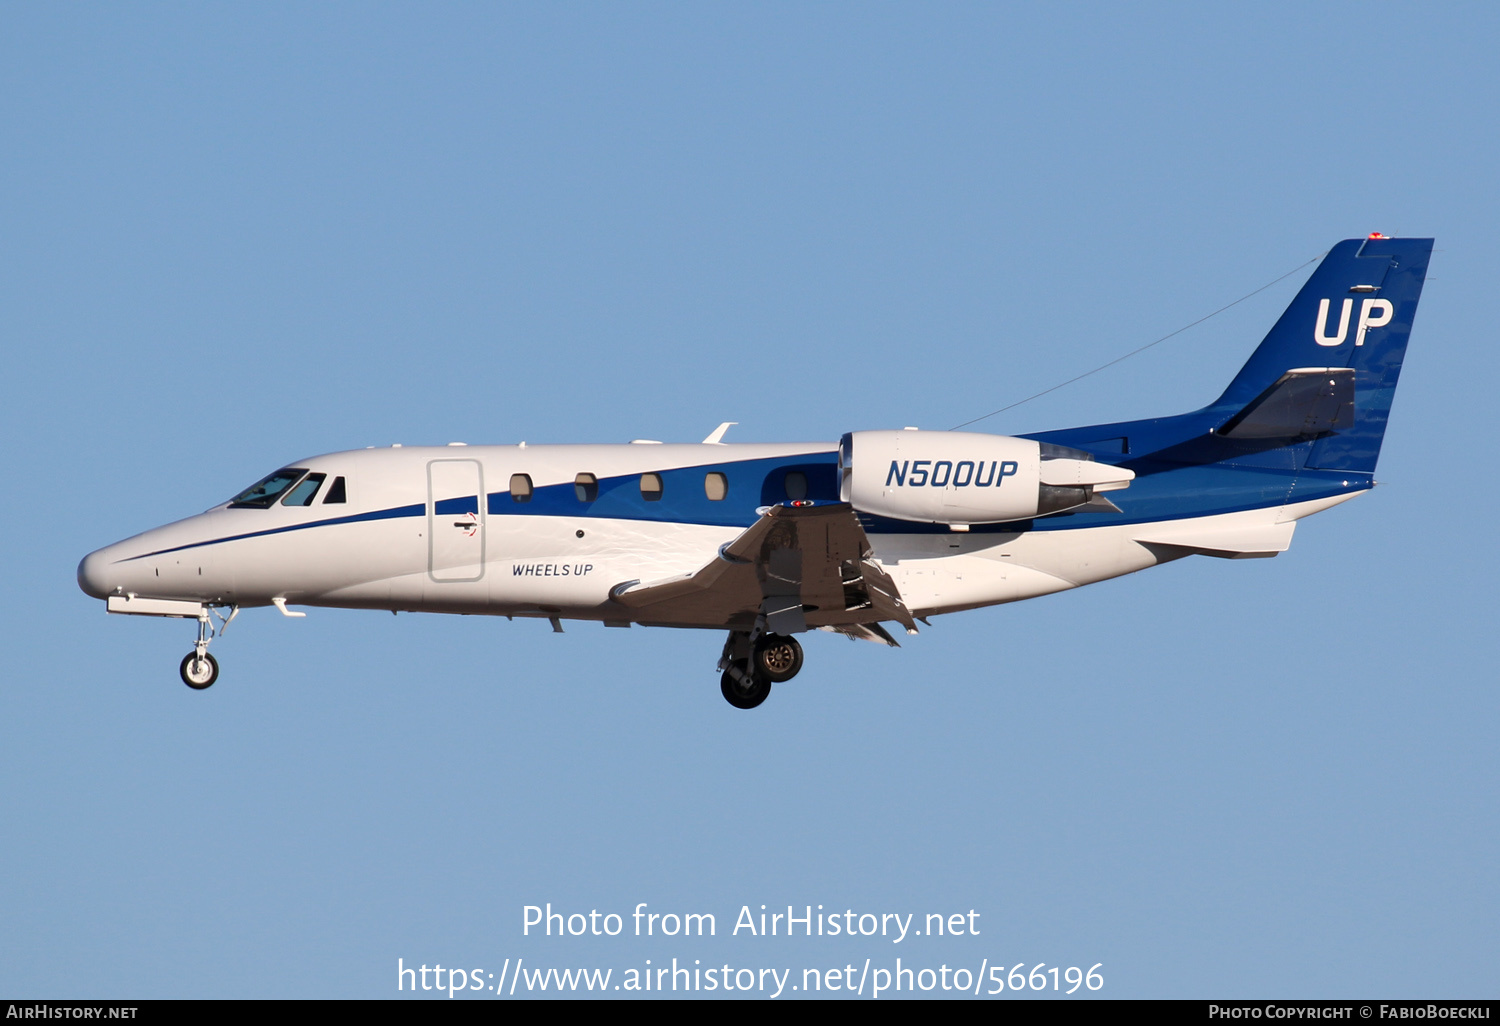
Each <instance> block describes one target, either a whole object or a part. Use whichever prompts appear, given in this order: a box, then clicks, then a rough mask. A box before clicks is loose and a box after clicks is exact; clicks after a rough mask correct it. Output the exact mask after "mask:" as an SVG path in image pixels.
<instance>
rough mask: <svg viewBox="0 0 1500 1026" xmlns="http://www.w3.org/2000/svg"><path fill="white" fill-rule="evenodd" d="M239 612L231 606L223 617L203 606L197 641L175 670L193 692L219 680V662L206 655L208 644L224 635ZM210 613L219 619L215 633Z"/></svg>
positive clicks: (237, 608)
mask: <svg viewBox="0 0 1500 1026" xmlns="http://www.w3.org/2000/svg"><path fill="white" fill-rule="evenodd" d="M239 611H240V607H239V606H231V607H230V608H229V615H228V616H225V615H224V614H223V613H220V612H219V611H218V610H217V609H211V608H210V607H209V606H204V607H203V611H202V612H200V613H199V614H198V640H197V642H196V643H195V644H194V645H193V650H192V651H191V652H189V653H188V654H187V655H185V656H183V657H182V664H181V665H180V666H178V668H177V672H178V673H179V674H180V675H181V676H182V682H183V683H184V684H186V685H187V686H188V687H190V688H192V689H193V690H194V691H202V690H203V689H204V688H207V687H212V686H213V683H214V681H216V680H218V679H219V661H218V660H217V659H215V658H214V657H213V656H211V655H209V654H208V643H209V642H210V641H212V640H213V639H214V637H215V636H216V635H219V634H223V633H224V629H225V628H226V627H228V626H229V621H230V620H233V619H234V618H235V617H236V616H237V615H238V614H239ZM210 612H212V614H213V615H214V616H217V617H218V618H219V629H218V630H217V631H216V630H214V626H213V622H212V621H211V620H210V619H209V614H210Z"/></svg>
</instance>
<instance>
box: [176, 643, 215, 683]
mask: <svg viewBox="0 0 1500 1026" xmlns="http://www.w3.org/2000/svg"><path fill="white" fill-rule="evenodd" d="M177 672H178V673H180V674H181V675H182V682H183V683H184V684H186V685H187V686H188V687H190V688H192V689H193V690H194V691H202V690H203V689H204V688H207V687H212V686H213V682H214V681H216V680H218V679H219V661H218V660H217V659H215V658H214V657H213V656H211V655H209V654H208V653H207V652H204V653H203V657H202V658H201V659H200V658H199V657H198V653H197V652H189V653H188V654H187V655H185V656H183V657H182V665H181V666H180V667H178V669H177Z"/></svg>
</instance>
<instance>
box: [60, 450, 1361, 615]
mask: <svg viewBox="0 0 1500 1026" xmlns="http://www.w3.org/2000/svg"><path fill="white" fill-rule="evenodd" d="M833 461H834V447H833V446H831V445H829V444H827V443H809V444H792V445H771V444H767V445H718V444H703V445H660V444H629V445H543V446H524V445H522V446H445V447H406V448H402V447H393V448H389V449H365V450H356V451H351V452H341V453H332V454H329V455H325V456H317V457H314V458H312V459H308V460H303V461H299V462H297V463H295V464H293V465H292V466H293V467H295V468H297V469H300V470H305V471H308V472H309V473H310V474H322V475H324V478H325V482H324V483H323V484H322V485H321V487H320V488H319V490H318V493H317V494H316V495H314V497H313V500H312V503H311V504H310V505H286V504H284V503H283V502H281V501H277V502H274V503H272V504H270V505H269V506H268V507H266V508H235V506H234V504H232V503H226V504H224V505H221V506H217V507H215V508H213V509H210V510H208V511H207V512H205V513H202V514H199V515H198V516H194V517H189V518H187V519H185V520H180V521H178V522H176V523H173V524H168V525H166V526H164V527H159V528H156V529H154V530H151V531H147V532H145V533H143V534H139V535H136V536H134V537H132V538H129V539H126V540H125V541H122V542H118V543H116V544H114V545H111V546H108V547H106V548H103V549H100V550H99V551H97V552H94V553H92V554H90V555H89V556H88V557H86V558H85V560H84V561H83V563H82V564H81V565H80V567H79V581H80V584H81V586H82V587H83V589H84V590H85V591H86V592H88V593H89V594H91V595H94V596H96V597H100V598H106V597H109V596H132V597H134V596H139V597H145V598H154V599H171V600H182V601H188V602H197V603H202V604H205V605H213V606H262V605H270V604H272V603H273V602H274V603H280V604H284V603H293V604H302V605H312V606H339V607H351V608H370V609H393V610H423V611H431V612H452V613H485V614H496V615H508V616H544V617H561V618H571V619H587V620H601V621H605V622H621V623H623V622H628V621H629V620H630V619H631V616H630V612H629V610H626V609H623V608H622V607H621V606H619V605H618V604H617V603H615V602H613V601H612V600H611V598H610V593H611V590H612V589H614V588H615V587H616V586H618V585H621V584H623V583H625V582H632V581H635V582H651V581H655V580H663V579H668V578H672V577H674V576H678V575H684V574H691V573H693V572H695V571H697V570H699V569H700V568H701V567H703V566H704V565H705V564H706V563H708V562H710V561H711V560H713V559H714V558H715V556H716V555H717V553H718V552H719V549H720V547H721V546H723V545H725V544H727V543H729V542H731V541H733V540H734V539H735V538H736V537H738V536H739V535H740V534H741V533H743V532H744V530H745V529H746V528H747V527H748V526H749V525H750V524H752V523H753V522H754V521H755V520H756V519H757V517H758V515H759V512H761V511H763V510H764V509H765V508H766V507H767V506H768V505H771V504H774V503H776V502H780V501H784V500H785V499H786V498H787V494H786V492H785V489H787V488H790V487H792V486H791V485H790V484H788V482H787V474H788V473H789V472H790V473H795V474H799V475H802V477H803V479H804V480H807V479H811V481H812V484H811V486H810V487H811V488H812V489H813V491H814V492H817V491H819V490H820V489H821V490H823V491H824V492H825V493H826V492H827V491H828V489H829V487H830V485H829V482H830V481H832V474H833V472H834V463H833ZM517 475H524V476H525V478H526V479H529V482H527V483H525V485H524V486H523V485H518V486H517V487H518V489H520V490H524V488H525V487H529V489H530V497H529V500H528V501H518V495H517V494H515V493H513V491H512V485H513V483H515V482H518V481H520V478H518V477H517ZM580 475H586V476H590V477H591V478H592V480H593V481H594V482H595V485H594V488H595V490H596V493H597V494H596V495H595V497H594V498H592V499H591V498H589V497H588V495H589V491H588V484H587V480H585V482H584V483H583V484H579V483H578V482H579V476H580ZM642 475H649V477H648V478H647V479H646V482H643V481H642ZM714 475H717V476H718V478H719V479H720V480H718V481H714V480H710V478H711V477H713V476H714ZM336 479H342V481H343V494H342V495H341V496H339V497H340V498H342V499H343V501H342V502H333V503H330V502H328V501H327V500H328V499H329V498H332V497H333V496H331V495H330V491H331V488H332V483H333V482H334V481H335V480H336ZM648 484H649V485H650V486H651V487H655V488H657V489H658V492H657V497H656V498H648V497H647V494H648V488H647V485H648ZM832 487H833V489H834V491H835V494H834V496H833V497H834V498H836V484H835V485H833V486H832ZM716 491H721V492H722V495H719V496H716V495H715V494H714V493H715V492H716ZM791 497H792V498H797V497H798V496H796V495H792V496H791ZM814 497H817V496H816V495H815V496H814ZM824 497H827V496H826V494H825V496H824ZM1348 497H1350V496H1348V495H1343V496H1337V497H1335V498H1333V499H1325V500H1319V501H1316V502H1310V503H1301V504H1297V505H1295V506H1282V507H1279V508H1278V507H1272V508H1266V509H1256V510H1248V511H1243V512H1237V513H1227V514H1220V515H1218V516H1210V517H1199V518H1193V519H1190V520H1175V521H1170V522H1167V523H1165V524H1160V523H1158V524H1141V523H1134V524H1127V525H1122V526H1093V527H1081V528H1078V529H1073V530H1048V531H1028V530H1015V531H1005V530H1000V531H991V532H984V533H980V532H973V533H971V532H961V531H950V530H947V529H946V528H944V527H943V525H929V527H930V529H927V530H924V531H919V532H902V533H886V534H882V533H877V532H876V531H872V532H871V533H870V534H869V540H870V544H871V546H872V548H873V553H872V558H873V559H874V560H875V561H876V562H878V564H879V565H880V566H881V567H882V568H883V569H884V570H885V571H886V573H887V574H889V575H890V577H891V579H892V580H893V581H894V583H895V584H896V586H897V587H898V588H899V589H900V593H901V596H902V598H903V599H904V600H905V602H906V606H907V608H908V609H910V610H911V611H912V613H914V614H915V615H917V616H929V615H933V614H938V613H946V612H953V611H955V610H960V609H970V608H974V607H978V606H985V605H992V604H995V603H1001V602H1012V601H1016V600H1018V599H1025V598H1031V597H1034V596H1038V595H1045V594H1048V593H1051V592H1057V591H1062V590H1065V589H1068V588H1072V587H1076V586H1079V585H1082V584H1088V583H1092V582H1095V581H1100V580H1104V579H1106V578H1110V577H1116V576H1119V575H1121V574H1126V573H1131V572H1133V571H1136V570H1141V569H1144V568H1146V567H1149V566H1152V565H1155V564H1156V563H1158V562H1163V561H1165V560H1166V559H1171V558H1175V557H1176V556H1178V555H1184V554H1187V553H1188V552H1192V551H1200V552H1207V553H1209V554H1214V555H1274V554H1275V552H1277V551H1280V550H1282V549H1284V548H1285V547H1286V545H1287V543H1288V542H1289V540H1290V536H1291V527H1292V522H1293V521H1295V520H1296V519H1298V518H1299V517H1301V516H1305V515H1307V514H1308V513H1312V512H1316V511H1317V510H1318V509H1323V508H1327V507H1328V506H1330V505H1333V504H1334V503H1335V502H1339V501H1343V499H1345V498H1348ZM1205 539H1206V540H1205ZM673 625H675V626H684V627H723V626H725V624H724V623H723V622H722V620H718V619H713V618H705V619H704V620H702V621H701V622H699V621H694V620H692V619H686V620H684V621H683V622H680V623H674V624H673Z"/></svg>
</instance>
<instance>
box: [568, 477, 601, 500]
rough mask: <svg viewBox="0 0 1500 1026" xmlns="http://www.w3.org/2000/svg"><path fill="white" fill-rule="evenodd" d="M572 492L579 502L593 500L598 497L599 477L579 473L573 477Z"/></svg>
mask: <svg viewBox="0 0 1500 1026" xmlns="http://www.w3.org/2000/svg"><path fill="white" fill-rule="evenodd" d="M573 494H574V495H576V496H578V501H579V502H593V501H594V500H595V499H597V498H599V479H598V478H597V477H595V476H594V475H593V474H579V475H578V476H577V477H575V478H574V479H573Z"/></svg>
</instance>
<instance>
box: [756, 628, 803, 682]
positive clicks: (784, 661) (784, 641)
mask: <svg viewBox="0 0 1500 1026" xmlns="http://www.w3.org/2000/svg"><path fill="white" fill-rule="evenodd" d="M800 669H802V646H801V645H800V644H799V643H798V642H797V639H796V638H789V637H786V636H784V635H781V634H767V635H766V636H765V637H763V638H761V639H760V643H759V644H757V645H756V646H755V675H756V676H757V677H764V678H766V680H768V681H771V682H772V683H775V684H781V683H783V682H784V681H789V680H791V679H792V678H793V677H795V676H797V671H798V670H800Z"/></svg>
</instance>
